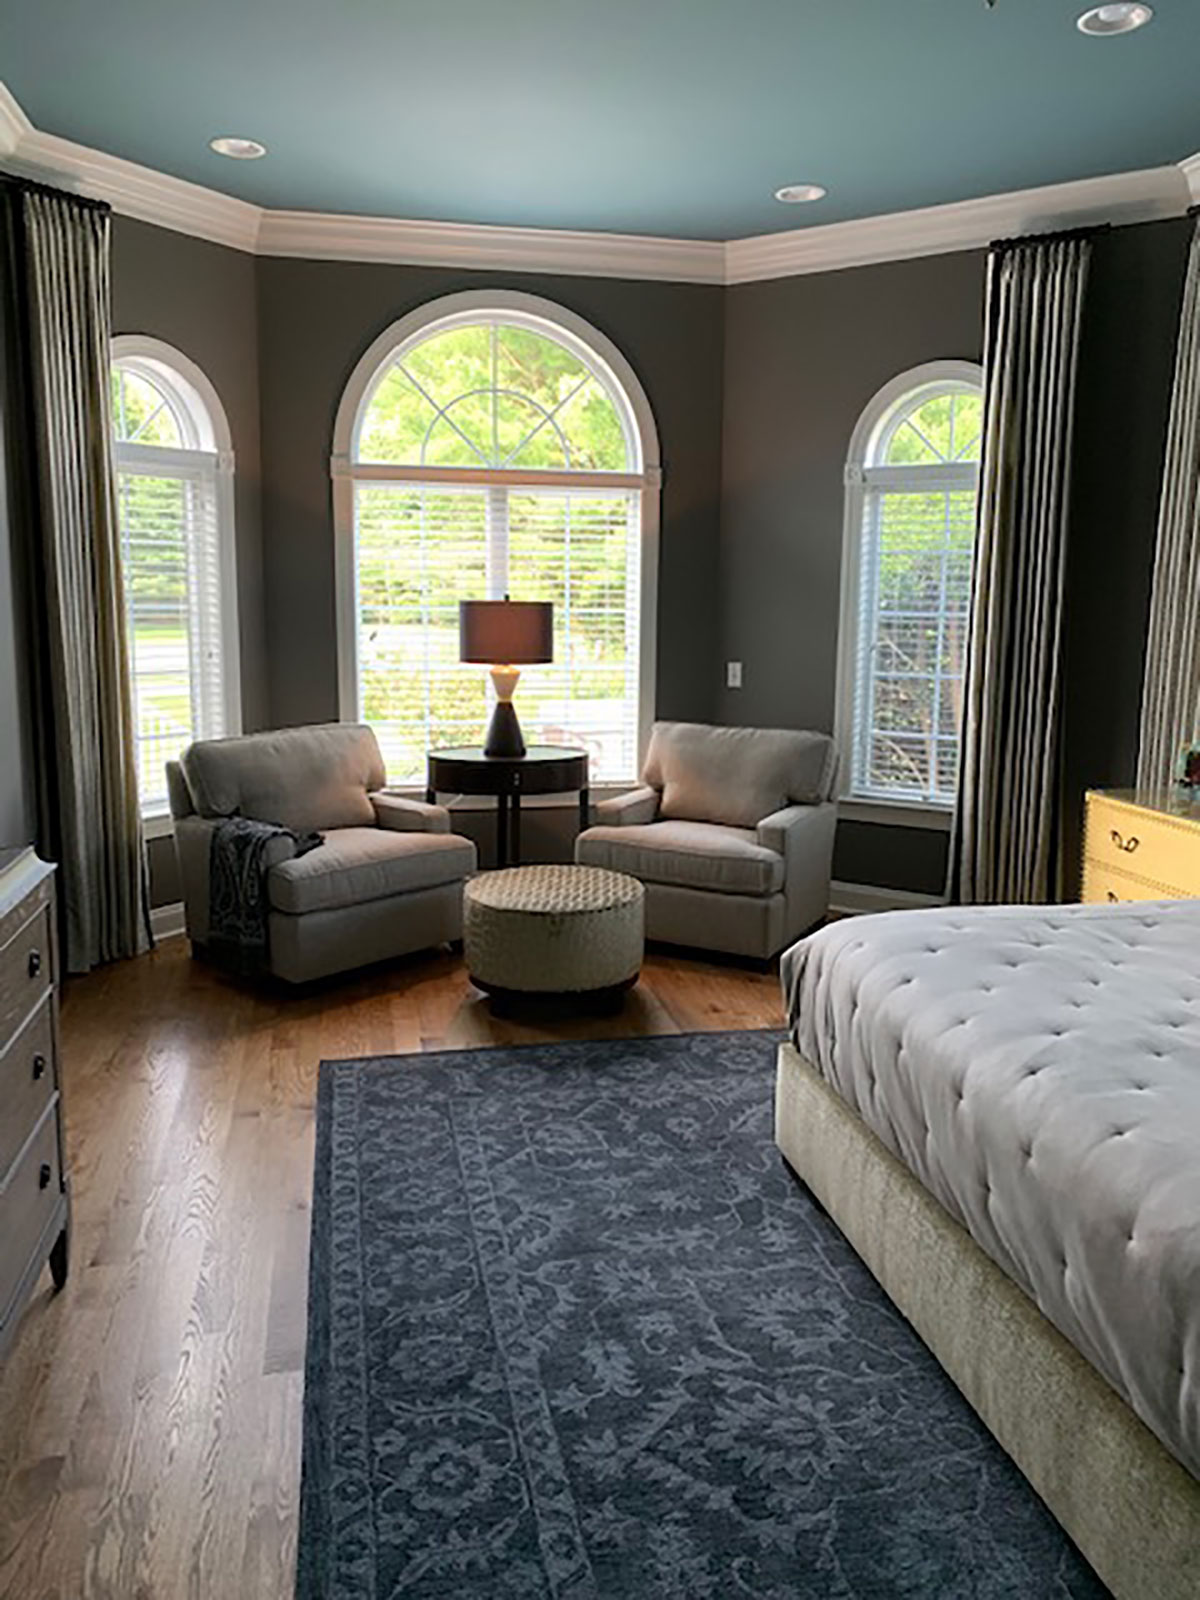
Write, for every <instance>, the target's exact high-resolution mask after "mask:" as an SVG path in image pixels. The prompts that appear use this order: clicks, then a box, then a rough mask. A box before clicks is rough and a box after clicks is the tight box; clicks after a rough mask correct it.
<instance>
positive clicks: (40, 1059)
mask: <svg viewBox="0 0 1200 1600" xmlns="http://www.w3.org/2000/svg"><path fill="white" fill-rule="evenodd" d="M45 1076H46V1058H45V1056H41V1055H39V1056H34V1058H33V1081H34V1083H37V1081H38V1080H39V1078H44V1077H45Z"/></svg>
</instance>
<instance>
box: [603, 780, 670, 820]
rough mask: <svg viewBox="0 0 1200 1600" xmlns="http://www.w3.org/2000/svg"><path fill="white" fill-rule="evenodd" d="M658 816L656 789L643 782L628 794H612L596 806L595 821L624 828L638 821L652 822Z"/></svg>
mask: <svg viewBox="0 0 1200 1600" xmlns="http://www.w3.org/2000/svg"><path fill="white" fill-rule="evenodd" d="M657 816H658V790H657V789H651V788H650V787H649V786H648V785H646V784H643V785H642V787H641V788H640V789H631V790H630V792H629V793H628V794H618V795H614V796H613V798H612V799H611V800H601V801H600V802H599V803H598V805H597V806H596V821H597V822H599V823H602V824H603V825H604V826H605V827H609V828H626V827H629V826H630V825H632V824H635V823H639V822H653V821H654V820H655V818H656V817H657Z"/></svg>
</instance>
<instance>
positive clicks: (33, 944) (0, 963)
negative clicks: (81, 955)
mask: <svg viewBox="0 0 1200 1600" xmlns="http://www.w3.org/2000/svg"><path fill="white" fill-rule="evenodd" d="M50 948H51V946H50V908H49V906H43V907H42V908H41V910H40V911H39V912H38V913H37V915H36V916H35V917H33V918H32V919H31V920H30V921H29V922H27V923H25V924H24V925H23V926H22V927H20V928H19V929H18V930H17V931H16V933H14V934H13V936H12V938H11V939H10V940H9V941H8V943H7V944H6V945H5V946H4V948H3V949H0V1049H2V1048H3V1047H4V1046H5V1045H6V1044H7V1043H8V1041H9V1040H10V1039H11V1038H12V1036H13V1034H14V1032H15V1031H16V1029H17V1028H19V1027H20V1026H21V1024H22V1023H23V1022H24V1021H25V1018H26V1017H27V1016H28V1015H29V1013H30V1012H31V1011H32V1010H33V1008H34V1006H35V1005H37V1003H38V1001H39V1000H40V999H41V998H42V996H43V995H45V994H47V993H48V992H49V989H50V983H51V980H52V978H53V976H54V974H53V973H52V972H51V970H50V967H51V960H50Z"/></svg>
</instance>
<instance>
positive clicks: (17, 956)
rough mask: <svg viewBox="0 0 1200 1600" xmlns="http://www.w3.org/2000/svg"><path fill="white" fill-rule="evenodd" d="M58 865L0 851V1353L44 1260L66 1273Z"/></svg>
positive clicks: (58, 1275) (60, 1280)
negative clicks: (56, 915)
mask: <svg viewBox="0 0 1200 1600" xmlns="http://www.w3.org/2000/svg"><path fill="white" fill-rule="evenodd" d="M69 1229H70V1201H69V1196H68V1190H67V1174H66V1166H65V1163H64V1160H63V1137H62V1098H61V1095H60V1093H59V1079H58V950H57V946H56V940H55V919H54V868H53V867H48V866H47V865H46V863H45V862H44V861H39V860H38V858H37V856H35V855H34V853H33V851H32V850H3V851H0V1356H3V1354H4V1352H5V1350H6V1349H7V1348H8V1345H9V1343H10V1342H11V1340H12V1337H13V1334H14V1333H15V1332H16V1329H17V1323H18V1322H19V1320H20V1317H21V1312H22V1311H23V1310H24V1307H25V1302H26V1301H27V1300H28V1298H29V1295H30V1292H31V1291H32V1289H33V1286H34V1284H36V1282H37V1280H38V1278H39V1277H40V1275H41V1271H42V1268H43V1267H44V1266H45V1265H46V1263H47V1261H49V1264H50V1272H51V1275H52V1276H53V1279H54V1284H55V1287H56V1288H59V1289H61V1288H62V1286H63V1284H64V1282H65V1281H66V1276H67V1254H68V1238H69Z"/></svg>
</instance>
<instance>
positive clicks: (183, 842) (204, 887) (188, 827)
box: [175, 813, 296, 944]
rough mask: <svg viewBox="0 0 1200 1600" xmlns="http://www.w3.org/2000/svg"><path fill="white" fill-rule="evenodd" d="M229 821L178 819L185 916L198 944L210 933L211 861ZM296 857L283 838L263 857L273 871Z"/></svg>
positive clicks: (177, 844) (272, 842) (191, 936)
mask: <svg viewBox="0 0 1200 1600" xmlns="http://www.w3.org/2000/svg"><path fill="white" fill-rule="evenodd" d="M225 820H226V819H225V818H224V817H198V816H196V815H195V814H194V813H193V814H192V815H191V816H187V817H176V818H175V854H176V857H177V859H178V861H179V877H180V882H181V884H182V887H183V916H184V923H185V925H186V927H187V934H188V938H189V939H191V940H192V942H193V943H195V944H204V943H205V942H206V941H207V939H208V932H209V899H208V886H209V858H210V857H211V855H212V836H213V834H214V833H215V832H216V830H217V828H218V827H219V826H220V824H221V823H222V822H224V821H225ZM295 854H296V846H295V842H294V841H293V840H291V839H289V838H288V837H287V835H286V834H282V833H281V834H280V835H279V836H278V837H277V838H275V839H271V840H270V841H269V842H268V844H267V848H266V850H265V852H264V854H263V865H264V867H265V868H266V869H267V871H270V869H271V868H272V867H277V866H278V865H279V863H280V862H281V861H290V860H291V859H292V857H293V856H294V855H295Z"/></svg>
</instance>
